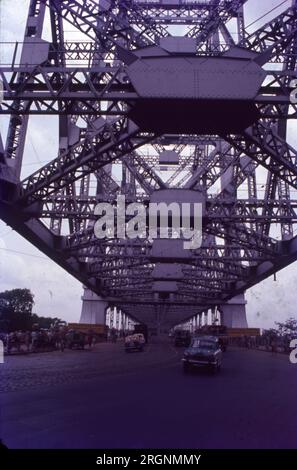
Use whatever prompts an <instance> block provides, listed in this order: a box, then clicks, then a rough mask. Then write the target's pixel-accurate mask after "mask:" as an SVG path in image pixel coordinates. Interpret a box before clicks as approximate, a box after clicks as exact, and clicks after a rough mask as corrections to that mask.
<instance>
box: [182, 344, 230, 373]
mask: <svg viewBox="0 0 297 470" xmlns="http://www.w3.org/2000/svg"><path fill="white" fill-rule="evenodd" d="M182 363H183V370H184V372H189V371H190V370H191V368H192V367H201V366H203V367H208V368H211V369H212V370H213V371H219V370H220V368H221V365H222V350H221V348H220V344H219V339H218V338H217V337H215V336H197V337H195V338H193V340H192V342H191V344H190V346H189V347H188V348H187V349H186V350H185V352H184V357H183V358H182Z"/></svg>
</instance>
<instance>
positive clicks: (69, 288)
mask: <svg viewBox="0 0 297 470" xmlns="http://www.w3.org/2000/svg"><path fill="white" fill-rule="evenodd" d="M28 3H29V2H28V0H0V42H2V43H3V42H10V41H11V42H14V41H22V38H23V33H24V26H25V21H26V14H27V7H28ZM281 3H283V4H282V5H281V6H280V8H278V9H276V10H275V11H274V12H273V14H272V15H273V16H275V15H276V14H277V13H278V12H281V11H283V10H284V9H285V8H287V7H288V6H289V5H290V3H291V2H290V0H288V1H286V2H281V1H271V0H261V1H259V0H250V1H248V2H247V6H246V12H247V17H246V18H247V23H248V24H250V23H254V21H255V20H256V19H258V18H259V17H261V16H262V15H263V14H264V13H266V12H267V11H269V10H271V9H272V8H274V7H275V6H277V5H279V4H281ZM268 19H269V16H267V17H265V18H264V19H262V20H259V21H258V22H257V23H255V24H253V25H251V27H250V30H252V29H253V28H255V27H258V26H260V25H261V24H262V23H263V22H266V21H267V20H268ZM69 29H70V27H69ZM75 34H76V33H75ZM73 37H75V38H76V39H78V38H79V36H78V35H76V36H73ZM11 47H12V46H10V45H9V44H6V45H3V44H2V45H1V46H0V62H1V63H2V64H3V63H5V62H7V61H9V57H11ZM29 128H30V131H29V133H28V139H27V144H26V149H25V156H24V161H23V172H22V177H25V176H27V175H29V174H31V173H33V171H34V170H37V169H38V168H39V167H40V166H41V164H42V163H46V162H47V161H49V160H50V159H52V158H54V157H55V156H56V155H55V153H53V150H54V149H55V148H57V143H58V142H57V136H58V128H57V119H56V118H55V117H42V119H41V118H40V117H31V118H30V126H29ZM6 129H7V119H6V118H5V117H3V116H1V117H0V130H1V132H2V136H4V137H5V135H6ZM294 140H295V139H294ZM296 286H297V265H296V263H295V264H294V265H291V266H289V267H288V268H286V269H284V270H282V271H281V272H280V273H278V274H277V276H276V281H274V280H273V279H272V278H270V279H267V280H266V281H264V282H262V283H261V284H258V285H257V286H256V287H254V288H252V289H250V290H249V291H248V292H247V294H246V298H247V301H248V304H247V313H248V322H249V325H250V326H255V327H256V326H259V327H264V328H267V327H270V326H273V325H274V322H275V321H278V320H285V319H286V318H288V317H290V316H294V317H295V318H297V309H296V300H297V296H296ZM17 287H27V288H29V289H31V290H32V292H33V293H34V295H35V307H34V310H35V312H36V313H38V314H39V315H50V316H59V317H60V318H62V319H65V320H67V321H78V320H79V316H80V310H81V294H82V286H81V284H80V283H79V282H78V281H76V280H75V279H74V278H72V277H71V276H70V275H69V274H67V273H66V272H65V271H64V270H62V269H61V268H60V267H59V266H57V265H56V264H55V263H54V262H52V261H51V260H49V259H48V258H47V257H46V256H45V255H44V254H43V253H41V252H40V251H39V250H37V249H36V248H35V247H34V246H32V245H31V244H30V243H29V242H27V241H26V240H24V239H23V238H22V237H20V236H19V235H18V234H17V233H15V232H14V231H12V230H11V229H10V228H9V227H7V226H6V225H5V224H4V223H3V222H1V221H0V291H3V290H6V289H13V288H17Z"/></svg>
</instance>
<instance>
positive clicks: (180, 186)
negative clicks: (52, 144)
mask: <svg viewBox="0 0 297 470" xmlns="http://www.w3.org/2000/svg"><path fill="white" fill-rule="evenodd" d="M248 3H249V2H248V1H244V0H230V1H228V0H209V1H199V0H197V1H194V0H163V1H162V0H159V1H155V0H151V1H149V0H147V1H145V0H138V1H136V0H135V1H133V0H67V1H66V0H64V1H63V0H31V1H30V4H29V10H28V17H27V24H26V28H25V37H24V42H23V43H22V44H21V43H18V44H17V43H16V44H15V45H14V47H13V53H12V54H11V63H9V64H1V68H0V80H1V81H2V83H3V90H4V99H3V102H2V104H1V106H0V113H1V114H3V115H9V116H10V117H9V127H8V131H7V135H6V136H5V138H4V136H3V137H2V138H0V210H1V218H2V220H3V221H5V222H6V223H7V224H8V225H10V226H11V227H13V229H14V230H16V231H17V232H18V233H19V234H21V235H22V236H23V237H25V238H26V239H27V240H29V241H30V242H31V243H33V244H34V245H35V246H36V247H37V248H39V249H40V250H41V251H42V252H44V253H45V254H46V255H47V256H49V257H50V258H51V259H52V260H54V261H55V262H56V263H58V264H59V265H60V266H62V267H63V268H64V269H65V270H66V271H68V272H69V273H70V274H72V275H73V276H74V277H76V278H77V279H78V280H79V281H81V282H82V283H83V284H84V285H85V286H87V287H88V288H89V289H90V290H91V291H93V292H95V293H96V294H98V295H99V296H101V297H102V298H103V299H104V300H106V301H107V302H109V304H110V305H115V306H117V307H118V308H120V309H122V310H123V311H124V312H126V313H127V314H128V315H130V316H132V317H134V318H137V319H139V320H142V321H147V320H148V319H149V318H150V316H151V315H153V314H154V313H155V312H156V311H158V312H161V311H166V312H167V319H168V324H169V323H170V324H175V323H178V322H180V321H184V320H186V319H188V318H190V317H192V316H193V315H196V314H197V313H199V312H202V311H205V309H208V308H210V307H213V306H219V305H221V304H222V303H224V302H226V301H228V300H229V299H232V298H233V297H234V296H236V295H237V294H241V293H244V292H245V291H246V289H248V288H249V287H251V286H253V285H255V284H256V283H258V282H260V281H262V280H263V279H265V278H267V277H268V276H270V275H272V274H273V273H276V272H277V271H278V270H280V269H282V268H284V267H285V266H287V265H289V264H290V263H292V262H293V261H295V260H296V259H297V239H296V237H295V235H294V227H295V224H296V223H297V195H296V190H297V150H296V149H295V148H294V135H293V132H292V129H293V127H292V123H294V122H295V121H294V120H295V119H296V117H297V105H296V104H293V103H291V101H290V93H291V91H292V89H291V82H292V79H293V78H296V76H297V72H296V57H297V56H296V54H297V6H296V4H297V2H296V1H293V2H292V4H291V5H290V6H289V8H287V9H286V10H284V11H282V13H280V14H278V15H277V16H276V17H273V14H270V15H269V17H267V22H265V20H262V21H261V26H260V27H256V25H257V23H256V25H255V26H254V28H252V30H251V29H250V28H248V27H246V19H245V16H246V11H247V8H248ZM258 24H259V23H258ZM45 26H46V27H47V31H48V29H49V28H50V40H45V39H44V35H43V33H44V30H45ZM69 29H70V30H71V29H72V30H73V31H76V32H79V33H80V34H79V35H76V36H75V37H76V38H79V39H76V40H73V35H72V36H71V34H69ZM47 36H48V34H47ZM32 115H38V116H40V120H42V117H43V116H48V115H53V116H56V119H57V120H58V122H59V126H58V127H59V147H58V149H56V154H52V159H51V160H49V161H48V163H46V164H45V165H44V166H43V167H41V168H40V169H39V170H38V171H36V172H34V173H33V174H31V175H30V176H28V177H26V178H25V179H24V178H22V176H21V172H22V166H23V154H24V149H25V144H26V138H27V135H28V129H29V126H30V119H29V118H30V116H32ZM290 121H292V123H291V122H290ZM0 137H1V136H0ZM295 143H296V139H295ZM44 146H45V147H46V146H47V143H46V142H45V143H44ZM54 150H55V149H47V150H46V153H47V154H49V153H52V152H54ZM117 172H120V175H119V174H118V173H117ZM118 195H125V197H126V201H127V202H129V203H130V202H143V203H145V204H148V203H149V202H150V201H151V200H152V199H153V200H156V198H157V200H159V201H165V202H168V201H171V200H177V202H182V201H189V200H191V201H193V200H196V198H197V201H198V200H199V201H203V206H204V213H203V243H202V246H201V248H199V249H196V250H191V251H187V252H186V250H182V249H181V246H180V244H179V243H181V242H182V241H181V240H179V241H175V240H169V241H168V242H167V244H166V246H165V248H164V246H163V248H164V249H163V248H162V246H161V245H160V242H159V241H158V240H155V241H154V242H153V243H152V241H150V240H148V239H135V240H132V239H131V240H130V239H127V238H126V239H118V238H107V239H105V240H99V239H97V238H96V237H95V235H94V221H95V219H96V216H95V215H94V208H95V206H96V204H97V203H98V202H102V201H105V202H114V201H115V200H116V198H117V196H118Z"/></svg>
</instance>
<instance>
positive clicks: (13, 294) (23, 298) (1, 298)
mask: <svg viewBox="0 0 297 470" xmlns="http://www.w3.org/2000/svg"><path fill="white" fill-rule="evenodd" d="M33 305H34V295H33V294H32V292H31V291H30V290H29V289H12V290H6V291H5V292H0V309H1V308H7V309H9V310H10V311H12V312H14V313H27V314H29V315H31V314H32V308H33Z"/></svg>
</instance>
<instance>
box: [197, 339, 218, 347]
mask: <svg viewBox="0 0 297 470" xmlns="http://www.w3.org/2000/svg"><path fill="white" fill-rule="evenodd" d="M191 347H192V348H199V349H215V348H216V345H215V343H214V342H213V341H206V340H203V339H195V340H194V341H193V343H192V345H191Z"/></svg>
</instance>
